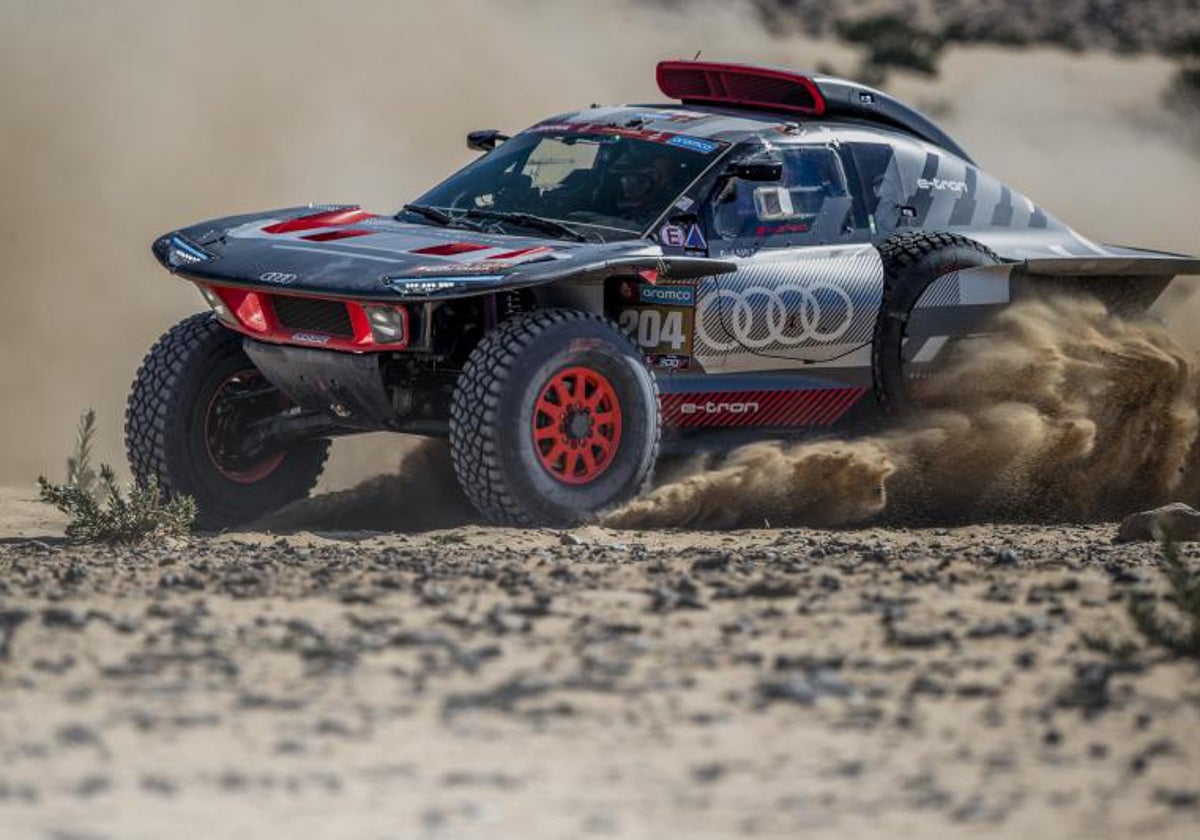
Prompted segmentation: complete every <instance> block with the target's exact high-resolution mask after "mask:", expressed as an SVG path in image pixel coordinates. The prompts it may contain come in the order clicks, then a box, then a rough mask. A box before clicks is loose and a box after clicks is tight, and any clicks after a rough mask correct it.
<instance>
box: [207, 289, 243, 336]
mask: <svg viewBox="0 0 1200 840" xmlns="http://www.w3.org/2000/svg"><path fill="white" fill-rule="evenodd" d="M199 289H200V294H202V295H203V296H204V299H205V300H206V301H207V302H208V305H209V306H210V307H212V311H213V313H214V314H215V315H216V316H217V318H219V319H220V320H221V321H222V322H224V323H226V324H228V325H229V326H231V327H236V326H237V318H235V317H233V313H232V312H230V311H229V307H228V306H226V305H225V301H223V300H221V296H220V295H218V294H217V293H216V292H214V291H213V290H212V289H210V288H209V287H208V286H199Z"/></svg>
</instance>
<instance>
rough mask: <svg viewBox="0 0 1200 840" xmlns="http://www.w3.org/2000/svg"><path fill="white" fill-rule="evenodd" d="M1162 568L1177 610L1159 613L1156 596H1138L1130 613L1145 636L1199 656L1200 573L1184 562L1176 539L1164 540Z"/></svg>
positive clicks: (1178, 652) (1183, 653)
mask: <svg viewBox="0 0 1200 840" xmlns="http://www.w3.org/2000/svg"><path fill="white" fill-rule="evenodd" d="M1163 571H1164V572H1165V574H1166V576H1167V584H1168V585H1169V587H1170V592H1169V594H1168V598H1169V599H1170V600H1172V601H1173V602H1174V604H1175V613H1176V614H1175V615H1173V616H1170V615H1163V614H1162V613H1160V612H1159V608H1158V603H1157V599H1152V600H1136V599H1135V600H1132V601H1130V602H1129V617H1130V618H1131V619H1132V620H1133V626H1134V627H1135V628H1137V631H1138V632H1139V633H1140V634H1141V635H1142V637H1143V638H1145V640H1146V641H1147V642H1149V643H1150V644H1152V645H1154V646H1155V647H1159V648H1163V649H1165V650H1167V651H1169V652H1171V653H1173V654H1175V655H1176V656H1187V657H1191V658H1193V659H1200V573H1197V572H1194V571H1192V569H1191V568H1189V566H1188V564H1187V563H1186V562H1184V560H1183V558H1182V557H1181V556H1180V552H1179V544H1178V543H1175V542H1166V543H1164V544H1163Z"/></svg>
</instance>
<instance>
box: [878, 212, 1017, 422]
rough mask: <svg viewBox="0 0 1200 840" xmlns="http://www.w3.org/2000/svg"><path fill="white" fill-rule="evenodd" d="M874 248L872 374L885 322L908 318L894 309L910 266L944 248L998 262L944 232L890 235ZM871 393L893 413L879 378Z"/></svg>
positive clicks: (966, 240) (983, 248) (990, 254)
mask: <svg viewBox="0 0 1200 840" xmlns="http://www.w3.org/2000/svg"><path fill="white" fill-rule="evenodd" d="M875 247H876V248H877V249H878V251H879V256H880V258H881V260H882V262H883V297H882V300H881V303H880V309H879V317H878V318H877V319H876V321H875V329H874V333H873V336H872V342H871V367H872V370H874V371H879V370H880V368H881V365H882V363H883V359H882V354H883V352H884V350H885V348H884V343H885V342H884V341H883V340H882V339H883V331H884V328H885V327H886V326H887V322H888V321H889V320H891V321H894V320H907V318H908V316H909V309H908V308H907V307H898V306H897V303H898V300H899V298H900V297H901V292H902V291H903V290H904V288H905V287H906V286H907V285H908V283H909V282H910V280H911V278H909V277H908V276H907V274H908V271H909V270H910V269H911V268H913V266H915V265H916V264H917V263H919V262H920V261H921V260H923V259H925V258H926V257H928V256H929V255H930V254H934V253H936V252H938V251H941V250H945V249H947V248H966V249H968V250H970V251H974V252H976V253H978V254H979V255H980V256H982V257H984V258H986V259H987V260H989V261H991V262H1000V258H999V257H998V256H997V255H996V252H995V251H993V250H992V249H991V248H989V247H987V246H986V245H984V244H983V243H981V242H976V241H975V240H974V239H971V238H969V237H966V236H962V235H960V234H957V233H948V232H946V231H927V230H913V231H904V232H902V233H893V234H892V235H890V236H888V237H887V238H886V239H884V240H883V241H881V242H879V243H878V244H877V245H876V246H875ZM937 276H941V275H940V274H939V275H937ZM935 279H937V277H936V276H935V277H928V278H922V280H924V281H926V285H927V284H928V283H929V282H932V281H933V280H935ZM874 391H875V398H876V399H877V400H878V401H879V404H880V405H881V406H882V407H883V408H884V410H885V411H891V410H893V406H892V405H891V399H890V397H889V396H888V394H887V392H886V389H885V388H884V385H883V382H882V381H881V379H880V377H879V376H875V377H874Z"/></svg>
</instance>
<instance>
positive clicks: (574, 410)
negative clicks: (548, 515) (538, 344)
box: [533, 367, 621, 484]
mask: <svg viewBox="0 0 1200 840" xmlns="http://www.w3.org/2000/svg"><path fill="white" fill-rule="evenodd" d="M620 442H621V404H620V400H619V399H618V397H617V392H616V390H615V389H614V388H613V386H612V383H611V382H609V380H608V378H607V377H605V376H604V375H603V374H601V373H598V372H597V371H594V370H592V369H591V368H586V367H570V368H565V369H563V370H560V371H558V372H557V373H556V374H554V375H553V376H551V377H550V380H549V382H547V383H546V385H545V386H544V387H543V388H542V391H541V393H540V394H539V396H538V400H537V404H536V405H535V406H534V412H533V446H534V450H535V451H536V453H537V456H538V460H539V461H541V464H542V467H543V468H544V469H545V470H546V471H547V472H548V473H550V475H552V476H553V477H554V478H556V479H558V480H559V481H561V482H563V483H565V484H587V483H589V482H592V481H595V480H596V479H597V478H599V477H600V476H601V475H603V474H604V472H605V471H606V470H607V469H608V467H609V465H610V464H611V463H612V460H613V457H614V456H615V455H616V453H617V447H618V446H619V444H620Z"/></svg>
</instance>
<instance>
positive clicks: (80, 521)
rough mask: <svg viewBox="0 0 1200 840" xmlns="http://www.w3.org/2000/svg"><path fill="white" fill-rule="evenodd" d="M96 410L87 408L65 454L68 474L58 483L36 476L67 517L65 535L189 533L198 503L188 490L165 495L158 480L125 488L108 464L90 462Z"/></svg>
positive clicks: (47, 498) (101, 538) (129, 537)
mask: <svg viewBox="0 0 1200 840" xmlns="http://www.w3.org/2000/svg"><path fill="white" fill-rule="evenodd" d="M95 438H96V412H95V411H93V410H91V409H88V410H87V411H86V412H84V414H83V416H82V417H81V418H80V420H79V427H78V429H77V431H76V434H75V447H74V450H73V451H72V453H71V454H70V455H69V456H68V457H67V476H66V481H65V482H63V483H62V484H54V483H52V482H50V481H49V480H48V479H47V478H46V477H45V476H40V477H39V478H38V487H39V489H40V491H41V498H42V501H44V502H46V503H48V504H52V505H54V506H55V507H57V508H58V509H59V510H61V511H62V512H63V513H65V514H66V515H67V516H68V517H69V521H68V522H67V537H68V539H70V540H72V541H73V542H83V543H88V542H105V543H117V542H122V543H123V542H137V541H138V540H141V539H144V538H146V537H148V536H150V535H157V536H179V535H183V534H186V533H188V531H189V530H190V529H191V526H192V522H193V521H194V520H195V518H196V503H195V502H194V501H193V500H192V499H191V498H190V497H187V496H179V497H175V498H172V499H165V498H164V496H163V494H162V493H161V492H160V490H159V487H158V485H157V484H156V483H154V482H149V483H136V482H135V483H133V484H131V485H129V486H128V487H127V488H122V486H121V484H120V483H119V482H118V481H117V476H116V473H115V472H114V471H113V468H112V467H110V466H109V465H108V464H101V465H100V468H99V470H96V469H94V468H93V467H92V446H93V444H94V442H95Z"/></svg>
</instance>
